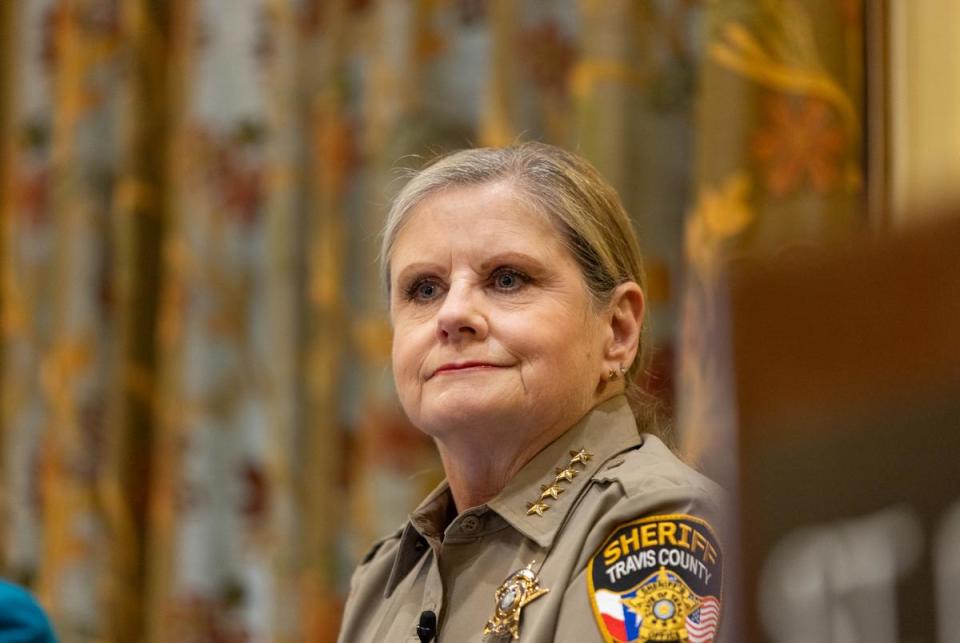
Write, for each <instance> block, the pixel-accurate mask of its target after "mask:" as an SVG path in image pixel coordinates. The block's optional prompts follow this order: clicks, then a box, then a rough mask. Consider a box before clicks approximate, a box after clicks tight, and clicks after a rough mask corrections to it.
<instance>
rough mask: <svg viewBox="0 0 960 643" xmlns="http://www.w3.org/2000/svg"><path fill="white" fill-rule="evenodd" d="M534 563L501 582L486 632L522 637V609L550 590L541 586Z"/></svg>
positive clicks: (516, 637) (515, 638)
mask: <svg viewBox="0 0 960 643" xmlns="http://www.w3.org/2000/svg"><path fill="white" fill-rule="evenodd" d="M533 565H534V563H530V564H529V565H527V566H526V567H524V568H523V569H521V570H519V571H516V572H514V573H512V574H510V576H509V577H508V578H507V580H505V581H503V583H501V584H500V587H499V588H497V593H496V594H494V601H495V604H494V608H493V618H491V619H490V620H489V621H487V624H486V626H484V628H483V633H484V634H493V635H494V636H497V637H505V636H509V637H510V638H512V639H513V640H517V639H519V638H520V610H521V609H523V608H524V607H525V606H526V605H527V604H529V603H530V602H531V601H533V600H535V599H537V598H540V597H541V596H543V595H544V594H546V593H547V592H549V591H550V590H549V589H547V588H545V587H540V579H539V578H537V574H536V573H535V572H534V571H533Z"/></svg>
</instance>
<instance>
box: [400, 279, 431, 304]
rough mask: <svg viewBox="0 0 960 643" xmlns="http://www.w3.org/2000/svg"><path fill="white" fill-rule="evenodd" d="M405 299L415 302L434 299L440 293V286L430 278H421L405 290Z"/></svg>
mask: <svg viewBox="0 0 960 643" xmlns="http://www.w3.org/2000/svg"><path fill="white" fill-rule="evenodd" d="M405 294H406V296H407V299H409V300H411V301H416V302H425V301H431V300H433V299H436V298H437V296H438V295H439V294H440V286H439V284H437V282H436V281H433V280H432V279H421V280H419V281H415V282H414V283H413V284H411V285H410V286H409V287H408V288H407V289H406V292H405Z"/></svg>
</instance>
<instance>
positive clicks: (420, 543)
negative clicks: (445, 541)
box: [413, 538, 427, 552]
mask: <svg viewBox="0 0 960 643" xmlns="http://www.w3.org/2000/svg"><path fill="white" fill-rule="evenodd" d="M413 548H414V549H415V550H416V551H417V552H423V551H426V549H427V541H426V540H424V539H423V538H417V542H415V543H413Z"/></svg>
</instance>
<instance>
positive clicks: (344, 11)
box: [0, 0, 862, 643]
mask: <svg viewBox="0 0 960 643" xmlns="http://www.w3.org/2000/svg"><path fill="white" fill-rule="evenodd" d="M821 4H823V7H821V10H820V11H819V12H818V13H813V12H812V10H811V9H808V8H806V6H807V5H805V4H801V3H789V2H787V0H783V1H782V2H774V0H766V1H765V2H762V3H759V4H758V3H755V2H733V1H730V2H728V1H726V0H724V1H723V2H715V3H701V2H698V1H697V0H680V1H675V0H669V1H668V0H652V1H650V2H634V1H632V0H612V1H611V0H558V1H555V2H540V1H522V2H517V1H515V0H123V1H121V0H20V1H18V2H4V3H0V29H2V34H3V36H4V37H3V38H2V40H0V61H2V65H0V146H2V148H0V149H2V152H0V207H2V215H3V216H2V220H0V225H2V228H0V230H2V235H0V242H2V247H0V320H2V324H0V329H2V336H0V354H2V357H3V360H2V367H0V394H2V404H0V490H2V494H0V515H2V516H3V520H2V521H0V573H2V574H3V576H5V577H10V578H12V579H14V580H16V581H18V582H20V583H22V584H24V585H26V586H28V587H30V588H31V589H33V590H34V591H36V592H37V593H38V595H39V597H40V598H41V600H42V602H43V604H44V606H45V607H46V608H47V609H48V611H49V612H50V614H51V616H52V617H53V620H54V623H55V625H56V628H57V630H58V633H59V634H60V636H61V637H62V639H63V640H65V641H71V642H72V641H110V642H124V641H130V642H140V641H149V642H155V643H160V642H163V641H177V642H187V643H189V642H197V643H200V642H204V643H206V642H214V641H234V642H239V641H251V642H252V641H291V642H292V641H305V640H309V641H332V640H334V639H335V634H336V631H337V626H338V619H339V611H340V607H341V604H342V600H343V598H344V594H345V591H346V583H347V579H348V578H349V573H350V570H351V568H352V566H353V564H354V562H355V561H356V560H357V558H358V557H359V556H360V555H362V554H363V552H364V550H365V549H366V548H367V547H368V546H369V544H370V543H371V542H372V541H373V540H374V539H375V538H377V537H379V536H380V535H383V534H385V533H388V532H390V531H391V530H393V529H395V528H396V527H397V526H398V525H399V524H400V522H401V521H402V520H403V519H404V516H405V515H406V512H407V511H408V510H409V509H410V508H412V507H413V505H414V504H415V503H416V502H417V500H418V499H419V498H420V497H421V496H422V495H423V494H424V493H425V492H426V491H427V490H429V489H430V488H431V487H432V486H433V485H434V484H435V483H436V482H437V481H438V480H439V478H440V477H441V475H442V472H441V471H440V470H439V467H438V465H437V461H436V458H435V456H434V455H433V451H432V446H431V445H430V444H429V442H428V441H427V440H426V439H425V438H423V437H422V436H421V435H420V434H419V433H418V432H416V431H415V430H414V429H413V428H412V427H410V426H409V425H408V423H407V422H406V420H405V419H404V418H403V415H402V413H400V412H399V410H398V407H397V404H396V401H395V399H394V395H393V392H392V382H391V380H390V374H389V372H390V371H389V339H390V329H389V325H388V323H387V320H386V318H385V314H384V294H383V290H382V288H381V285H380V280H379V273H378V270H377V267H376V266H375V262H374V257H375V254H376V249H377V248H376V246H377V233H378V230H379V227H380V224H381V222H382V217H383V215H384V212H385V210H386V207H387V204H388V203H389V200H390V196H391V195H392V194H393V192H394V191H395V190H396V189H397V187H398V177H397V171H396V168H397V167H398V166H416V165H418V164H419V163H421V162H422V160H423V159H425V158H429V157H430V156H431V155H432V154H434V153H436V152H439V151H442V150H448V149H454V148H459V147H464V146H467V145H473V144H503V143H508V142H511V141H513V140H517V139H542V140H546V141H549V142H553V143H557V144H561V145H565V146H568V147H570V148H571V149H574V150H577V151H579V152H580V153H582V154H584V155H585V156H587V157H588V158H590V159H591V160H592V161H593V162H594V163H596V164H597V165H598V166H599V167H600V169H601V170H602V171H603V172H604V174H605V175H606V176H608V177H609V178H610V179H611V180H612V181H613V182H614V184H615V186H616V187H617V188H618V190H619V191H620V193H621V194H622V196H623V198H624V201H625V203H626V205H627V207H628V210H629V211H630V212H631V214H632V215H633V217H634V219H635V223H636V227H637V229H638V232H639V233H640V237H641V240H642V245H643V248H644V251H645V253H646V256H647V261H648V266H649V271H650V275H651V283H650V289H649V293H648V296H649V300H650V314H651V317H652V321H653V327H652V332H653V334H654V343H655V346H656V348H657V351H656V355H655V360H654V366H653V370H652V373H651V378H650V383H649V384H650V386H651V387H653V388H654V389H655V390H657V391H659V392H660V393H661V394H662V395H663V396H664V398H665V400H666V402H667V404H668V408H669V404H670V403H672V398H671V395H670V393H671V390H672V384H671V378H670V373H671V371H672V364H673V360H674V358H673V349H672V347H673V345H674V336H675V334H676V330H675V329H676V328H677V326H678V324H677V319H678V314H679V313H678V310H679V309H680V307H679V297H678V294H679V293H680V292H681V286H682V285H683V283H684V279H683V278H682V276H683V275H684V274H685V272H684V271H685V268H684V261H685V260H684V253H686V257H687V260H689V261H690V265H691V266H692V268H691V269H690V270H689V277H690V278H691V279H693V286H692V289H693V290H692V292H694V293H699V292H700V290H697V289H698V288H699V287H700V286H699V285H698V284H700V283H706V281H703V282H701V281H698V280H700V275H701V274H702V273H701V266H702V265H707V264H704V263H703V261H701V260H702V258H703V257H705V256H713V255H712V254H710V253H711V252H713V249H714V248H717V247H721V246H720V245H717V244H721V245H722V244H726V243H727V242H728V240H730V239H737V240H740V239H742V240H743V244H744V247H747V245H746V244H748V243H749V244H767V243H768V242H769V243H770V244H776V243H780V242H781V241H784V240H790V239H793V238H797V237H799V236H801V235H805V234H806V233H808V232H811V231H820V230H832V229H835V228H843V227H845V226H846V225H847V224H848V223H850V221H849V217H848V216H847V215H846V214H844V213H847V212H849V211H850V209H851V208H852V204H853V203H854V202H855V201H856V199H857V198H858V197H857V195H858V193H859V192H858V190H859V187H858V181H859V177H860V173H859V171H858V168H857V161H858V158H859V156H858V154H859V152H858V150H859V149H860V148H859V147H858V146H860V145H861V143H860V142H859V138H858V137H859V131H860V126H859V123H858V120H859V116H858V115H859V102H858V101H859V98H858V96H859V93H858V92H859V91H860V90H859V88H858V85H857V83H859V82H860V81H859V80H858V79H857V78H858V77H857V75H856V74H857V73H858V70H859V68H860V65H861V62H862V61H860V59H859V58H858V57H857V56H858V53H857V52H858V51H859V49H858V44H857V41H856V40H851V38H854V36H853V35H850V34H856V33H858V32H857V29H858V26H857V25H858V24H859V23H858V20H859V18H858V16H857V13H856V11H857V7H858V5H857V3H856V2H853V1H851V2H846V3H827V2H826V0H823V2H821ZM828 5H829V7H828ZM761 6H762V7H763V8H762V9H760V8H757V7H761ZM838 7H842V9H841V8H838ZM778 12H779V13H778ZM785 12H788V13H785ZM813 16H817V17H818V21H816V22H814V21H813ZM841 35H842V36H843V37H842V38H841V37H839V36H841ZM837 43H843V44H842V45H838V44H837ZM729 96H736V97H737V99H736V100H730V99H729ZM695 101H697V102H695ZM695 105H699V109H698V110H697V112H696V114H695V112H694V106H695ZM798 128H799V129H802V130H803V131H805V132H810V135H809V136H807V137H804V139H803V140H804V141H807V142H809V149H808V147H802V148H800V149H797V148H796V145H797V144H798V143H797V141H796V140H795V138H794V137H793V133H794V132H795V131H796V130H797V129H798ZM754 129H755V130H756V131H754ZM694 182H695V183H696V188H695V189H694V188H693V187H692V186H693V185H694ZM697 193H699V197H697V199H694V198H693V197H696V196H697ZM694 204H697V205H696V207H693V206H694ZM687 211H691V212H692V213H693V214H692V215H691V216H690V217H689V218H688V219H687V221H686V224H685V222H684V216H683V215H684V213H685V212H687ZM685 230H686V233H685V232H684V231H685ZM685 235H686V236H685ZM704 235H707V236H706V237H704ZM685 239H686V242H685V241H684V240H685ZM737 243H740V241H737ZM723 247H724V248H725V247H726V246H723ZM751 247H752V246H751ZM765 247H766V246H765ZM684 248H685V249H686V250H684ZM707 263H709V262H707ZM697 314H698V313H697V312H696V309H695V308H693V309H691V308H689V307H688V306H685V307H684V315H686V319H688V320H693V321H692V324H693V326H694V327H699V324H698V322H697V319H698V318H697ZM695 350H701V351H702V352H704V353H705V352H706V349H704V348H703V347H700V348H699V349H697V348H695ZM696 354H697V353H695V352H694V353H690V352H685V359H689V358H690V355H696ZM681 415H682V414H681Z"/></svg>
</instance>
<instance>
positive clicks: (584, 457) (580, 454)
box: [570, 449, 593, 467]
mask: <svg viewBox="0 0 960 643" xmlns="http://www.w3.org/2000/svg"><path fill="white" fill-rule="evenodd" d="M570 455H571V456H572V457H571V458H570V466H571V467H572V466H573V465H575V464H577V463H579V464H582V465H583V466H587V461H588V460H590V458H592V457H593V454H592V453H589V452H588V451H587V450H586V449H580V450H579V451H571V452H570Z"/></svg>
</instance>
